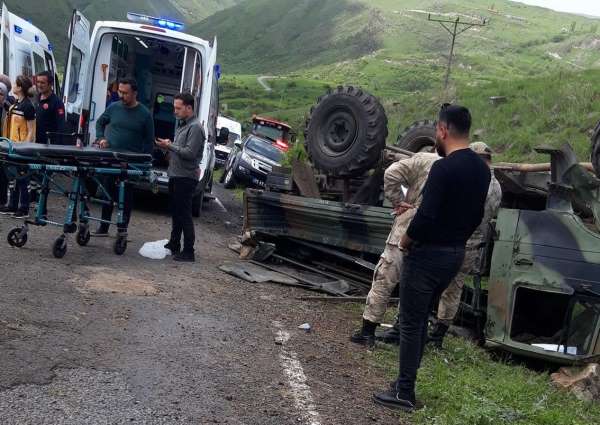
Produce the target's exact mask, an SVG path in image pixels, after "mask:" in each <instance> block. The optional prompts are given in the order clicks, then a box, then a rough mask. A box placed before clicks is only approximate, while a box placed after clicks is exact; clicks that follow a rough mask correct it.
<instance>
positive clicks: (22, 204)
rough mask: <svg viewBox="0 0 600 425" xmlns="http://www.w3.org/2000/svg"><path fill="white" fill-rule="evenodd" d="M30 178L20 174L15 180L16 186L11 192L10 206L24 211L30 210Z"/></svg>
mask: <svg viewBox="0 0 600 425" xmlns="http://www.w3.org/2000/svg"><path fill="white" fill-rule="evenodd" d="M29 180H30V178H29V177H27V178H21V176H18V177H17V179H16V181H15V188H14V189H13V190H11V192H10V202H9V206H10V208H11V209H13V210H19V211H22V212H28V211H29V190H28V189H27V186H29Z"/></svg>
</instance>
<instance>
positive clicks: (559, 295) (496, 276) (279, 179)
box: [244, 87, 600, 363]
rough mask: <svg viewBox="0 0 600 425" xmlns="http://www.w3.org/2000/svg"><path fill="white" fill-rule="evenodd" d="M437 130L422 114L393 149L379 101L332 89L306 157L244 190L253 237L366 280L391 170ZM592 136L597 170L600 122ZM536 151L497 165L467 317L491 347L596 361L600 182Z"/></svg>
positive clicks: (311, 127) (311, 130)
mask: <svg viewBox="0 0 600 425" xmlns="http://www.w3.org/2000/svg"><path fill="white" fill-rule="evenodd" d="M434 137H435V125H434V123H433V122H431V121H421V122H418V123H415V124H413V125H412V126H410V127H408V128H407V129H406V131H405V132H404V133H403V134H401V136H400V138H399V139H398V141H397V142H396V144H394V145H393V146H387V145H386V138H387V118H386V116H385V111H384V109H383V107H382V106H381V104H380V103H379V102H378V101H377V99H376V98H374V97H373V96H371V95H369V94H367V93H365V92H363V91H362V90H360V89H357V88H352V87H340V88H338V89H336V90H334V91H331V92H329V93H328V94H326V95H325V96H323V97H322V98H320V99H319V101H318V103H317V104H316V106H315V107H313V108H312V109H311V112H310V116H309V118H308V120H307V123H306V130H305V144H306V150H307V152H308V154H309V158H310V163H309V164H306V163H304V162H301V161H299V160H294V159H292V161H291V162H292V164H291V165H292V166H291V167H289V168H287V169H283V168H282V169H276V170H274V171H273V173H272V174H271V175H270V176H269V178H268V181H267V189H266V190H264V191H259V190H248V191H247V192H246V194H245V200H244V203H245V225H244V234H245V235H246V239H247V240H251V241H252V243H253V244H257V243H259V242H261V241H263V242H269V243H274V244H275V245H276V246H277V247H278V248H279V247H287V248H289V247H290V246H294V247H296V248H299V249H296V252H298V253H301V256H302V257H303V258H302V260H303V261H310V253H309V252H310V251H309V250H308V249H307V248H310V249H312V250H313V253H316V254H313V255H315V256H316V257H318V260H314V264H317V265H325V263H324V261H323V258H325V257H330V258H334V259H335V261H336V262H337V264H336V266H335V267H334V268H333V269H335V270H336V271H345V272H346V274H347V275H348V276H359V275H361V271H362V273H363V274H362V278H363V279H364V280H365V281H368V279H369V277H370V274H371V273H372V271H373V269H374V267H375V263H376V261H377V257H378V255H379V254H380V253H381V252H382V251H383V249H384V245H385V241H386V238H387V234H388V232H389V230H390V227H391V225H392V220H393V217H392V216H391V214H390V213H391V209H390V208H389V206H388V205H387V204H386V202H385V200H384V199H383V190H382V186H383V172H384V170H385V168H386V167H387V166H388V165H389V164H390V163H391V162H392V161H394V160H398V159H401V158H403V157H406V156H408V155H411V153H412V152H418V151H423V150H429V149H431V147H432V146H433V143H434ZM593 142H594V144H593V150H592V151H593V153H592V164H593V166H594V168H595V169H596V171H597V170H598V165H599V164H598V162H599V161H598V160H597V158H598V154H600V147H598V146H599V143H600V129H597V131H596V132H595V134H594V138H593ZM539 152H542V153H546V154H548V155H549V156H550V163H549V164H534V165H520V164H496V166H495V168H494V173H495V175H496V177H497V178H498V180H499V182H500V183H501V185H502V188H503V204H502V209H501V210H500V212H499V214H498V217H497V220H495V221H494V222H492V223H490V226H489V228H490V231H489V233H488V242H487V243H486V244H485V246H484V247H482V249H481V257H482V258H481V261H480V264H481V267H480V270H478V273H477V275H476V276H475V277H474V279H473V282H474V283H473V285H472V286H471V287H470V288H466V290H465V291H464V293H463V302H462V313H463V314H462V319H464V318H465V317H468V318H470V319H471V320H472V324H473V325H474V327H475V328H476V329H479V330H480V331H481V339H482V340H483V341H485V342H486V343H487V344H488V345H489V346H497V347H501V348H503V349H506V350H508V351H511V352H514V353H518V354H523V355H526V356H530V357H539V358H542V359H546V360H551V361H555V362H558V363H575V362H584V361H591V360H594V359H598V358H599V357H600V231H599V227H598V226H599V224H600V221H599V220H600V180H598V179H597V177H596V175H594V173H593V172H591V171H593V168H592V164H580V163H578V162H577V160H576V157H575V155H574V153H573V151H572V149H571V148H570V146H569V145H565V146H564V147H562V148H561V149H552V148H544V149H539ZM329 267H330V268H331V266H329ZM482 281H483V282H484V283H487V285H486V287H484V288H482V285H481V282H482ZM459 320H461V319H459Z"/></svg>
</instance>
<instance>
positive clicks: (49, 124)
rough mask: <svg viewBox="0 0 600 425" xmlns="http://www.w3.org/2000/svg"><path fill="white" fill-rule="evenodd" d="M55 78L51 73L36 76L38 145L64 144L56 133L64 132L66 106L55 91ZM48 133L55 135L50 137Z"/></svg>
mask: <svg viewBox="0 0 600 425" xmlns="http://www.w3.org/2000/svg"><path fill="white" fill-rule="evenodd" d="M53 81H54V78H53V76H52V73H51V72H50V71H42V72H40V73H39V74H37V76H36V83H35V84H36V87H37V91H38V93H39V98H38V102H37V106H36V111H35V116H36V121H37V124H36V137H35V141H36V142H37V143H44V144H47V143H50V142H52V143H53V144H62V137H61V136H60V135H58V134H56V133H60V132H62V131H64V130H63V129H64V126H65V105H64V104H63V103H62V101H61V100H60V99H59V97H58V96H57V95H56V94H55V93H54V91H53ZM48 132H50V133H55V134H52V135H51V137H50V138H49V137H48V134H47V133H48Z"/></svg>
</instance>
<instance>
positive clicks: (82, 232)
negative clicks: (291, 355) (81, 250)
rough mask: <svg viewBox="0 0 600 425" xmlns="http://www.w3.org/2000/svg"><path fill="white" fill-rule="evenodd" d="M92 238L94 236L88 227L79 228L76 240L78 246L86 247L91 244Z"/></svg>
mask: <svg viewBox="0 0 600 425" xmlns="http://www.w3.org/2000/svg"><path fill="white" fill-rule="evenodd" d="M91 237H92V235H91V233H90V229H89V228H88V227H79V230H78V231H77V238H76V240H77V244H78V245H79V246H86V245H87V244H88V243H89V242H90V239H91Z"/></svg>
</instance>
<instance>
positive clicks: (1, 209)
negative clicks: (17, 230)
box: [0, 205, 17, 215]
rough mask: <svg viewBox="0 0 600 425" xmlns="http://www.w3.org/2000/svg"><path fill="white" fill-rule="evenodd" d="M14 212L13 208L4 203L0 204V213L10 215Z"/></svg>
mask: <svg viewBox="0 0 600 425" xmlns="http://www.w3.org/2000/svg"><path fill="white" fill-rule="evenodd" d="M16 212H17V210H16V209H14V208H10V207H7V206H6V205H0V214H2V215H12V214H14V213H16Z"/></svg>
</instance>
